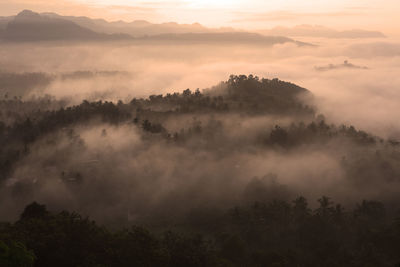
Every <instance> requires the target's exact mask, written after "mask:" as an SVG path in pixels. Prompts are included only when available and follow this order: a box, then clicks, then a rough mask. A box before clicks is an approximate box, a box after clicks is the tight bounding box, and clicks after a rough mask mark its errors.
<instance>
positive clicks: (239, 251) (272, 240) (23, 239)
mask: <svg viewBox="0 0 400 267" xmlns="http://www.w3.org/2000/svg"><path fill="white" fill-rule="evenodd" d="M0 240H1V241H0V263H2V264H4V266H26V267H28V266H41V267H45V266H176V267H178V266H182V267H183V266H185V267H187V266H360V267H361V266H363V267H364V266H397V265H398V264H400V255H399V254H398V251H399V249H400V224H399V219H398V218H394V219H393V218H392V217H390V216H387V214H386V211H385V207H384V205H383V204H382V203H380V202H376V201H362V202H361V203H359V204H357V205H356V206H355V208H354V209H352V210H346V209H344V207H343V206H342V205H340V204H334V203H333V201H332V200H331V199H330V198H328V197H321V198H320V199H318V206H317V207H316V208H315V209H311V208H310V207H309V205H308V202H307V200H306V199H305V198H304V197H298V198H296V199H295V200H294V201H293V202H291V203H289V202H285V201H279V200H274V201H271V202H267V203H262V202H255V203H253V204H249V205H245V206H238V207H234V208H232V209H230V210H228V211H213V212H200V213H192V214H191V215H189V217H187V218H186V220H184V221H182V222H180V225H179V226H178V227H175V230H174V231H173V232H171V231H168V229H164V231H162V232H159V231H157V232H154V231H149V230H147V229H146V228H143V227H137V226H132V227H131V228H129V229H121V230H116V231H110V230H109V229H107V228H105V227H102V226H99V225H97V224H96V222H94V221H91V220H90V219H88V218H85V217H82V216H81V215H79V214H77V213H70V212H67V211H62V212H60V213H54V212H49V211H48V210H47V209H46V207H45V206H44V205H40V204H37V203H32V204H30V205H28V206H27V207H26V208H25V210H24V212H23V213H22V214H21V217H20V219H19V220H18V221H17V222H15V223H13V224H9V223H3V224H0Z"/></svg>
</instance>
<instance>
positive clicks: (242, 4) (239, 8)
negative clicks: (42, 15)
mask: <svg viewBox="0 0 400 267" xmlns="http://www.w3.org/2000/svg"><path fill="white" fill-rule="evenodd" d="M23 9H31V10H33V11H37V12H56V13H59V14H62V15H74V16H88V17H92V18H104V19H107V20H125V21H132V20H148V21H150V22H154V23H161V22H170V21H174V22H178V23H195V22H198V23H201V24H203V25H206V26H209V27H226V26H231V27H235V28H242V29H255V28H256V29H263V28H271V27H275V26H279V25H283V26H294V25H300V24H311V25H323V26H328V27H334V28H336V29H343V30H345V29H354V28H362V29H369V30H380V31H383V32H385V33H389V34H390V33H398V32H400V19H398V13H399V11H400V1H399V0H334V1H333V0H307V1H305V0H218V1H217V0H167V1H159V0H151V1H145V0H137V1H136V0H0V16H9V15H14V14H16V13H18V12H19V11H21V10H23Z"/></svg>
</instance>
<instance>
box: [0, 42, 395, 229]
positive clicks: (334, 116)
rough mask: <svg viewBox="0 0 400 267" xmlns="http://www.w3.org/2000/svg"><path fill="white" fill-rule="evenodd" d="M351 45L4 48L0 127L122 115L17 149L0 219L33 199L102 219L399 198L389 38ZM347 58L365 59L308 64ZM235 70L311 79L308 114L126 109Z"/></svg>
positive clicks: (302, 82)
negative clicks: (58, 115) (95, 107)
mask: <svg viewBox="0 0 400 267" xmlns="http://www.w3.org/2000/svg"><path fill="white" fill-rule="evenodd" d="M325 42H327V41H326V40H325ZM353 42H354V41H349V40H340V42H339V41H329V43H324V42H318V46H315V47H299V46H296V45H293V44H283V45H275V46H273V47H261V46H257V47H255V46H252V47H246V46H243V45H240V46H239V45H237V46H217V45H188V46H184V45H182V46H173V45H162V44H160V45H150V46H145V45H126V44H125V45H122V44H121V45H115V44H113V45H110V44H107V45H102V46H100V45H88V44H86V45H73V46H71V44H69V45H65V44H55V43H52V44H45V45H43V44H40V45H37V44H25V45H12V46H11V45H5V44H2V49H1V51H0V62H1V67H0V71H1V72H0V77H2V80H1V82H0V85H1V87H0V90H1V98H2V102H3V104H2V106H3V110H2V118H9V119H8V120H9V121H8V123H6V124H9V125H11V124H12V123H13V122H18V121H20V122H22V121H24V119H25V118H26V117H27V116H32V117H33V118H36V119H35V121H33V122H32V123H36V120H37V121H40V120H41V119H42V118H43V117H45V116H44V115H43V114H41V113H40V114H39V113H38V115H32V114H34V113H35V111H36V109H40V110H41V112H44V111H46V110H48V111H49V112H51V111H56V110H59V109H60V108H61V107H62V108H66V110H67V109H68V107H70V106H72V105H78V104H80V103H82V101H83V100H87V101H89V102H91V101H100V100H101V101H113V102H114V103H115V106H116V107H117V108H118V110H120V111H121V110H127V113H128V115H129V119H128V118H127V119H125V120H123V121H122V122H121V121H119V122H118V123H112V122H104V120H102V119H100V118H96V117H95V116H94V117H93V118H88V119H87V120H86V121H85V122H84V123H76V122H73V123H70V124H68V125H67V126H65V127H60V128H56V129H55V130H53V131H49V132H48V133H43V134H41V135H39V136H40V137H39V138H37V139H36V140H34V141H32V142H30V141H29V142H27V143H29V145H26V144H27V143H25V147H24V148H21V149H22V150H24V151H25V152H24V153H25V156H23V157H21V159H19V160H18V161H17V162H16V163H15V165H14V166H13V167H12V171H11V172H10V174H9V175H8V177H6V179H5V182H4V183H3V184H2V186H1V188H0V195H1V197H0V198H1V202H2V205H0V216H1V217H2V218H4V219H16V218H17V216H18V214H19V211H20V210H21V209H22V207H24V206H25V205H26V204H27V203H30V202H32V201H34V200H36V201H39V202H41V203H46V204H47V205H48V206H49V208H50V209H55V210H59V209H69V210H75V211H78V212H81V213H83V214H86V215H90V216H91V217H93V218H94V219H97V220H100V221H102V222H106V223H108V224H126V223H128V222H132V221H134V222H139V223H149V222H154V221H156V220H153V219H152V218H168V219H169V220H170V221H174V217H176V218H178V217H179V216H184V215H185V214H186V213H187V212H189V211H190V210H192V209H193V208H210V207H211V208H216V209H219V208H221V209H224V208H227V207H231V206H233V205H235V204H237V203H242V202H251V201H257V200H263V199H264V200H270V199H274V198H284V199H293V198H294V197H296V196H298V195H304V196H306V197H308V198H310V199H317V198H318V197H320V196H321V195H329V196H331V197H333V198H335V200H337V201H339V202H340V201H342V202H343V203H354V202H357V201H359V200H361V199H379V200H380V201H386V202H387V203H389V204H391V203H394V202H397V201H398V197H397V196H398V193H399V191H398V190H397V189H396V188H399V187H398V183H399V182H400V180H399V173H400V170H399V168H398V166H399V165H398V161H399V149H398V145H397V146H396V145H395V143H396V142H395V140H398V139H399V137H400V126H399V124H398V115H399V114H398V110H399V106H398V100H399V99H400V91H399V90H398V89H399V87H400V78H399V77H398V75H397V73H398V72H399V68H400V64H399V63H398V60H397V59H398V55H399V54H398V52H399V51H398V47H399V44H398V43H395V42H389V41H388V42H387V43H379V44H377V43H375V41H374V40H370V41H369V40H363V41H362V43H360V41H357V43H353ZM384 45H389V46H391V47H392V49H391V50H389V51H392V53H391V54H390V55H388V54H382V53H381V52H379V51H380V50H379V49H380V48H379V47H381V46H384ZM357 47H363V48H364V49H358V48H357ZM345 60H349V61H350V62H351V63H352V64H355V65H357V66H366V67H367V68H334V69H330V70H326V71H323V72H321V71H317V70H316V69H315V67H316V66H325V65H329V64H334V65H340V64H343V62H344V61H345ZM232 73H236V74H240V73H253V74H257V75H258V76H260V77H265V78H274V77H278V78H279V79H281V80H284V81H290V82H293V83H295V84H297V85H299V86H301V87H304V88H307V89H308V90H310V91H311V93H312V96H310V95H308V96H307V97H303V98H302V101H303V102H302V104H303V105H308V106H312V107H313V108H314V109H315V112H314V114H313V115H310V116H300V115H299V116H295V115H293V114H266V113H260V112H250V113H245V114H243V113H241V112H236V111H231V110H229V111H227V110H225V111H224V112H222V113H221V112H213V111H209V110H208V111H201V112H183V111H177V109H175V108H173V107H172V108H171V107H169V109H167V110H166V109H165V107H164V106H163V105H162V104H160V105H158V104H156V105H153V106H151V108H149V107H147V106H144V107H142V106H140V105H138V106H134V108H132V107H131V105H133V104H132V103H130V101H131V100H132V98H134V97H135V98H141V97H144V98H147V97H148V96H150V95H159V94H164V95H165V94H167V93H173V92H181V91H183V90H185V89H186V88H191V89H192V92H194V90H195V89H196V88H200V89H206V88H211V87H212V86H214V85H217V84H218V82H220V81H223V80H226V79H227V77H229V75H230V74H232ZM212 90H213V89H211V91H212ZM214 90H215V88H214ZM207 92H208V93H209V90H206V91H205V94H207ZM14 97H17V98H14ZM18 97H21V99H19V98H18ZM43 99H46V100H45V101H44V102H43ZM39 100H40V101H42V102H43V103H47V104H43V103H42V104H41V106H40V107H39V106H37V108H36V106H33V108H26V110H25V112H24V113H22V109H21V114H18V116H17V115H15V113H18V110H14V111H13V112H10V107H9V106H7V105H6V104H4V103H7V101H19V102H21V103H36V102H37V101H39ZM118 100H122V102H119V103H118V104H117V101H118ZM46 101H47V102H46ZM154 101H155V103H156V100H154ZM215 101H216V103H217V105H218V101H219V100H218V99H217V100H215ZM244 102H245V101H244ZM152 103H153V102H152ZM21 106H25V104H21ZM256 108H257V107H255V108H254V109H255V110H257V109H256ZM148 110H150V111H148ZM7 112H8V113H7ZM13 114H14V115H13ZM318 114H323V115H324V118H323V119H321V116H319V117H318V116H317V115H318ZM35 116H36V117H35ZM46 116H47V115H46ZM11 118H12V119H11ZM3 120H4V121H6V119H3ZM135 120H136V121H135ZM146 120H147V121H148V122H150V123H153V126H151V124H150V126H147V125H146V123H145V121H146ZM313 122H314V123H313ZM158 124H159V125H160V126H157V127H162V128H160V129H162V130H158V128H157V127H156V126H154V125H158ZM332 124H335V125H336V126H333V125H332ZM342 124H346V125H354V126H355V127H356V129H360V130H365V131H367V132H368V133H370V134H371V135H370V137H369V136H367V137H365V139H368V138H376V140H375V141H374V142H372V144H370V143H368V142H367V144H366V143H359V142H358V141H357V140H358V139H359V138H364V133H363V132H362V133H359V132H357V130H355V129H354V128H341V125H342ZM277 125H279V127H276V126H277ZM152 127H153V128H152ZM154 127H155V128H154ZM315 127H317V128H315ZM318 127H319V128H318ZM327 127H328V128H327ZM314 128H315V129H316V130H314ZM196 129H197V130H196ZM199 129H201V130H199ZM282 129H283V131H284V132H286V134H285V133H284V132H283V133H282V132H280V131H281V130H282ZM276 134H278V137H276ZM279 134H281V135H282V134H283V136H284V137H282V138H284V141H282V140H281V139H279V138H281V137H279V136H280V135H279ZM300 134H304V135H303V136H300ZM285 136H286V137H285ZM296 136H299V137H298V138H299V139H301V138H305V139H304V140H308V141H305V142H303V141H299V140H297V139H296ZM360 136H361V137H360ZM375 136H379V137H375ZM180 138H183V139H180ZM277 138H278V139H277ZM357 138H358V139H357ZM380 138H383V139H385V141H384V140H383V139H380ZM356 139H357V140H356ZM388 139H389V141H390V140H392V141H393V144H391V143H390V142H389V141H387V140H388ZM288 140H289V141H288ZM354 140H356V141H354ZM368 140H369V139H368ZM363 142H364V141H363ZM16 146H17V145H16ZM396 164H397V165H396ZM158 221H160V219H159V220H158Z"/></svg>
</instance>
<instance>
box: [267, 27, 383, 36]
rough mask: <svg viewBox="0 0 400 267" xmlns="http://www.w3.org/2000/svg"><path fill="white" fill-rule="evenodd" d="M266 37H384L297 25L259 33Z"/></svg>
mask: <svg viewBox="0 0 400 267" xmlns="http://www.w3.org/2000/svg"><path fill="white" fill-rule="evenodd" d="M259 32H260V33H262V34H266V35H283V36H289V37H321V38H349V39H359V38H385V37H386V36H385V35H384V34H383V33H381V32H379V31H366V30H359V29H354V30H347V31H337V30H334V29H331V28H328V27H324V26H318V25H298V26H295V27H291V28H289V27H281V26H280V27H275V28H272V29H269V30H261V31H259Z"/></svg>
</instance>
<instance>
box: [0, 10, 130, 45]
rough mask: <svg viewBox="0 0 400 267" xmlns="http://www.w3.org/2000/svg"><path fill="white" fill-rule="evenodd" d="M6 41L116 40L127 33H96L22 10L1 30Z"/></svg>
mask: <svg viewBox="0 0 400 267" xmlns="http://www.w3.org/2000/svg"><path fill="white" fill-rule="evenodd" d="M3 38H4V39H5V40H7V41H51V40H116V39H129V38H131V37H130V36H129V35H122V34H113V35H110V34H104V33H97V32H94V31H92V30H90V29H87V28H84V27H81V26H79V25H77V24H76V23H74V22H72V21H68V20H64V19H58V18H50V17H46V16H41V15H40V14H38V13H35V12H32V11H30V10H24V11H22V12H20V13H19V14H18V15H17V16H15V17H14V18H13V19H12V20H11V21H9V22H8V24H7V26H6V27H5V29H4V32H3Z"/></svg>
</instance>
